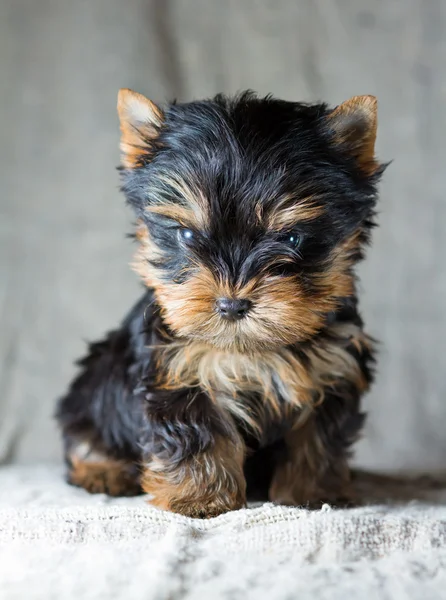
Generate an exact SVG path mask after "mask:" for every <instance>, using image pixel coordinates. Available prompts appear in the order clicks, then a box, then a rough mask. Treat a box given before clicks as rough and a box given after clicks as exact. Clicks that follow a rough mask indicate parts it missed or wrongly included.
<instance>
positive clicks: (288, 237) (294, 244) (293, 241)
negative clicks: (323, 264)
mask: <svg viewBox="0 0 446 600" xmlns="http://www.w3.org/2000/svg"><path fill="white" fill-rule="evenodd" d="M302 240H303V237H302V235H301V234H300V233H298V232H297V231H290V232H288V233H285V234H284V235H283V236H282V237H281V241H282V242H283V243H284V244H287V245H288V246H291V248H293V250H297V249H298V248H299V247H300V246H301V244H302Z"/></svg>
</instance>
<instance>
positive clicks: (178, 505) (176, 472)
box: [142, 437, 246, 518]
mask: <svg viewBox="0 0 446 600" xmlns="http://www.w3.org/2000/svg"><path fill="white" fill-rule="evenodd" d="M244 455H245V448H244V443H243V441H242V439H241V438H240V437H238V439H237V440H236V441H234V440H232V439H224V438H222V437H218V438H217V439H216V440H215V444H214V446H213V447H212V449H210V450H209V451H207V452H205V453H203V454H200V455H197V456H194V457H193V458H191V459H190V460H185V461H183V462H182V463H181V464H180V465H179V466H178V467H176V468H172V465H171V464H169V463H168V462H166V463H165V462H163V461H162V460H160V459H159V458H157V457H156V456H154V457H153V458H152V459H151V461H150V462H149V463H148V464H147V465H146V466H145V470H144V472H143V476H142V487H143V490H144V491H145V492H146V493H147V494H150V495H151V496H152V498H151V500H150V502H151V503H152V504H153V505H154V506H157V507H158V508H162V509H164V510H170V511H173V512H178V513H180V514H183V515H186V516H189V517H195V518H203V517H205V518H208V517H215V516H217V515H219V514H221V513H224V512H227V511H228V510H236V509H238V508H242V507H243V506H245V504H246V482H245V479H244V475H243V461H244Z"/></svg>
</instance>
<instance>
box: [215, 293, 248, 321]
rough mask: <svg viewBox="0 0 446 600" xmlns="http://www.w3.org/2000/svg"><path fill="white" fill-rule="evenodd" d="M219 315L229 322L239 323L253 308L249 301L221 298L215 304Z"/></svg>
mask: <svg viewBox="0 0 446 600" xmlns="http://www.w3.org/2000/svg"><path fill="white" fill-rule="evenodd" d="M215 304H216V307H217V312H218V314H219V315H220V316H221V317H223V319H226V320H227V321H238V320H239V319H243V317H245V316H246V315H247V314H248V311H249V309H250V308H251V302H250V301H249V300H239V299H235V298H219V299H218V300H217V302H216V303H215Z"/></svg>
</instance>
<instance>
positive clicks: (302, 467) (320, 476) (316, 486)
mask: <svg viewBox="0 0 446 600" xmlns="http://www.w3.org/2000/svg"><path fill="white" fill-rule="evenodd" d="M285 444H286V446H287V451H288V458H287V459H286V460H285V461H283V462H280V463H278V464H277V466H276V469H275V472H274V475H273V479H272V482H271V486H270V490H269V499H270V500H271V501H272V502H277V503H278V504H286V505H290V506H301V505H305V506H310V507H317V506H319V507H320V505H321V503H322V502H330V503H333V504H336V503H339V502H342V503H348V502H350V501H351V500H352V499H353V493H352V489H351V483H350V470H349V467H348V464H347V461H346V460H345V458H340V457H335V458H333V457H331V456H330V455H329V454H328V453H327V451H326V449H325V448H324V445H323V443H322V441H321V440H320V439H319V437H318V434H317V431H316V428H315V424H314V419H313V418H310V419H308V420H307V422H306V423H305V424H304V425H303V426H302V427H300V428H294V429H293V430H292V431H291V432H289V433H288V434H287V435H286V436H285Z"/></svg>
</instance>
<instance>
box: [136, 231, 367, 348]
mask: <svg viewBox="0 0 446 600" xmlns="http://www.w3.org/2000/svg"><path fill="white" fill-rule="evenodd" d="M137 237H138V239H139V241H140V243H141V244H140V247H139V249H138V251H137V253H136V256H135V261H134V264H133V268H134V269H135V271H136V272H137V273H138V274H139V275H140V277H141V278H142V280H143V281H144V283H145V284H146V285H147V286H149V287H153V288H154V290H155V294H156V297H157V300H158V302H159V304H160V306H161V308H162V311H163V318H164V320H165V321H166V323H167V324H168V325H169V326H170V327H171V328H172V330H173V331H175V333H176V334H177V335H178V336H179V337H188V338H193V339H197V340H201V341H204V342H207V343H209V344H212V345H214V346H216V347H219V348H223V349H231V350H237V351H239V352H255V351H259V350H263V349H266V348H275V347H280V346H284V345H289V344H293V343H296V342H300V341H304V340H306V339H308V338H310V337H311V336H313V335H314V334H315V333H317V332H318V331H319V330H320V329H321V328H322V326H323V325H324V315H325V314H326V313H328V312H330V311H332V310H336V308H337V307H338V302H339V298H345V297H348V296H350V295H352V294H353V293H354V279H353V276H352V273H351V267H352V266H353V262H354V261H353V252H354V251H355V249H356V248H357V247H358V245H359V243H360V231H358V232H355V233H354V234H353V235H352V236H351V237H350V238H348V239H347V240H346V241H345V242H344V243H342V244H341V245H340V246H338V247H337V248H335V249H334V251H333V252H332V255H331V256H330V257H329V258H328V260H327V265H326V269H325V270H324V271H323V272H321V273H318V274H315V275H313V280H314V282H315V284H316V291H315V293H313V294H312V295H311V296H310V297H306V296H305V294H304V293H303V292H302V290H301V286H300V282H299V278H298V277H294V276H293V277H280V276H268V275H265V276H262V275H260V276H259V277H258V278H257V279H255V280H252V281H250V282H249V283H248V284H247V285H245V286H237V285H236V286H230V285H229V284H228V283H227V282H225V281H221V280H219V279H218V278H217V277H218V276H217V275H216V274H214V273H212V272H211V271H210V270H208V269H207V268H206V267H204V266H202V265H196V266H194V267H192V268H191V269H190V270H189V272H188V273H187V278H186V281H185V282H184V283H182V284H177V283H173V282H168V281H167V282H166V281H165V280H163V278H162V270H160V269H159V268H154V267H152V266H151V265H150V264H149V263H148V259H150V258H151V259H153V258H156V259H158V260H159V259H161V261H162V256H163V255H162V250H161V249H160V248H158V247H157V246H156V244H155V243H154V242H153V240H152V239H151V237H150V234H149V231H148V230H147V228H146V227H145V226H144V225H140V227H139V229H138V232H137ZM224 296H228V297H234V298H247V299H249V300H250V301H251V302H252V303H253V308H252V309H251V311H250V313H249V315H248V316H247V318H245V319H243V320H241V321H238V322H235V323H227V322H223V321H222V319H221V318H220V317H219V316H218V314H217V313H216V311H215V301H216V299H217V298H219V297H224Z"/></svg>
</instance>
